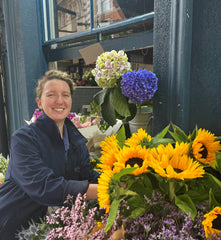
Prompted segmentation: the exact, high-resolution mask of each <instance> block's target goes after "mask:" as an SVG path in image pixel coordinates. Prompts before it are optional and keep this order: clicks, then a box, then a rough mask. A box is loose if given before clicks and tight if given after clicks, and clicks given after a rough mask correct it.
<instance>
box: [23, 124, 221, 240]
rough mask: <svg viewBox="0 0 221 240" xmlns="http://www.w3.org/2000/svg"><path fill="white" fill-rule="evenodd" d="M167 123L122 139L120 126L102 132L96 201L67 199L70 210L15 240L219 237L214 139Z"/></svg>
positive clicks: (219, 173) (219, 167)
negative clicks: (105, 134)
mask: <svg viewBox="0 0 221 240" xmlns="http://www.w3.org/2000/svg"><path fill="white" fill-rule="evenodd" d="M170 127H171V126H170V125H169V126H167V127H166V128H165V129H163V130H162V131H161V132H160V133H158V134H157V135H156V136H155V137H151V136H150V135H148V134H147V133H146V132H145V131H144V130H143V129H139V130H138V131H137V132H136V133H134V134H133V135H132V136H131V137H130V138H127V139H126V138H125V132H124V128H123V127H122V128H121V129H120V131H119V132H118V134H115V135H111V136H108V137H106V138H105V140H104V141H103V142H101V149H102V151H101V157H100V158H99V159H98V160H97V165H96V169H97V170H98V171H99V172H100V173H101V175H100V178H99V182H98V203H99V206H98V205H97V202H96V201H95V202H86V199H85V196H81V195H80V194H79V195H78V197H77V199H76V201H75V203H74V205H73V206H72V204H73V202H71V198H69V199H67V202H66V204H68V203H70V202H71V206H72V207H69V208H67V207H61V208H59V209H58V210H56V212H53V213H51V214H50V215H48V216H47V217H46V220H45V221H43V223H41V224H36V223H32V224H31V225H30V228H29V229H28V230H23V231H22V232H21V233H20V234H21V235H22V234H23V235H22V236H23V238H22V239H37V240H40V239H47V240H49V239H57V240H59V239H61V238H62V239H64V240H68V239H70V240H74V239H79V240H80V239H82V240H87V239H91V240H92V239H94V240H95V239H96V240H99V239H104V240H105V239H108V240H116V239H134V240H139V239H150V240H155V239H158V240H161V239H164V240H169V239H192V240H199V239H201V240H206V239H210V240H211V239H212V240H215V239H216V240H221V152H220V151H221V141H220V140H221V138H220V137H215V135H214V134H212V133H211V132H209V131H207V130H205V129H198V128H197V127H196V128H195V129H194V130H193V131H192V133H190V134H189V135H188V136H187V135H186V134H185V133H184V132H183V131H182V130H181V129H180V128H179V127H177V126H176V125H174V124H172V130H170ZM167 133H169V134H170V135H171V138H166V137H165V136H166V134H167ZM25 234H26V236H28V237H27V238H24V235H25Z"/></svg>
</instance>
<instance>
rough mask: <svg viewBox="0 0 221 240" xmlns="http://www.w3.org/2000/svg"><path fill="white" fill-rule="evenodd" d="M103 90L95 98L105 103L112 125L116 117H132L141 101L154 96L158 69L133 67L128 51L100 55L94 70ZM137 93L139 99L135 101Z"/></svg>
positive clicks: (104, 113)
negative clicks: (154, 71)
mask: <svg viewBox="0 0 221 240" xmlns="http://www.w3.org/2000/svg"><path fill="white" fill-rule="evenodd" d="M92 73H93V74H94V76H95V80H96V81H97V83H98V85H99V86H100V87H103V90H101V91H99V92H98V93H96V94H95V95H94V101H95V102H96V103H97V104H98V105H100V106H101V114H102V117H103V119H104V120H105V121H106V122H107V123H109V124H110V125H112V126H113V125H114V124H115V123H116V119H120V120H123V121H126V122H127V121H130V120H132V119H133V118H134V116H135V115H136V112H137V102H139V108H140V105H141V103H143V102H144V101H147V100H150V99H151V98H152V96H153V94H154V93H155V91H156V90H157V78H156V76H155V74H154V73H152V72H148V71H147V70H142V69H139V70H138V71H137V72H136V71H131V69H130V63H129V62H128V58H127V55H126V53H124V51H122V50H121V51H119V52H116V51H114V50H113V51H111V52H105V53H102V54H101V55H100V56H98V58H97V61H96V67H95V69H94V70H93V71H92ZM134 96H137V97H138V96H139V100H137V99H136V101H134Z"/></svg>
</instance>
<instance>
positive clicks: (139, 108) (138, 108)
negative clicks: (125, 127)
mask: <svg viewBox="0 0 221 240" xmlns="http://www.w3.org/2000/svg"><path fill="white" fill-rule="evenodd" d="M137 113H141V103H138V104H137Z"/></svg>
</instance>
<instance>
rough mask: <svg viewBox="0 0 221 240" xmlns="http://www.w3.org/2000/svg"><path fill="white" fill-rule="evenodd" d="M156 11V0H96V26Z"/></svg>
mask: <svg viewBox="0 0 221 240" xmlns="http://www.w3.org/2000/svg"><path fill="white" fill-rule="evenodd" d="M152 11H154V0H94V26H95V27H103V26H106V25H110V24H112V23H115V22H119V21H123V20H126V19H129V18H132V17H136V16H139V15H142V14H146V13H149V12H152Z"/></svg>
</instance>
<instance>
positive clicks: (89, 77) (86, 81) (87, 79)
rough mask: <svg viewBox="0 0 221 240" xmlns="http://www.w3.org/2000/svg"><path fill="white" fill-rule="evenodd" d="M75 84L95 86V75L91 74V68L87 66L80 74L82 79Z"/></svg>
mask: <svg viewBox="0 0 221 240" xmlns="http://www.w3.org/2000/svg"><path fill="white" fill-rule="evenodd" d="M76 85H77V86H97V83H96V81H95V77H94V75H93V74H92V68H88V69H87V70H86V71H85V73H84V75H83V76H82V80H81V81H78V82H77V83H76Z"/></svg>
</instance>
